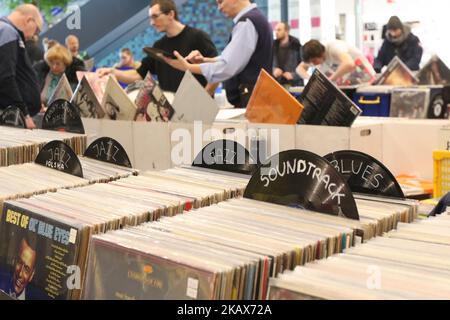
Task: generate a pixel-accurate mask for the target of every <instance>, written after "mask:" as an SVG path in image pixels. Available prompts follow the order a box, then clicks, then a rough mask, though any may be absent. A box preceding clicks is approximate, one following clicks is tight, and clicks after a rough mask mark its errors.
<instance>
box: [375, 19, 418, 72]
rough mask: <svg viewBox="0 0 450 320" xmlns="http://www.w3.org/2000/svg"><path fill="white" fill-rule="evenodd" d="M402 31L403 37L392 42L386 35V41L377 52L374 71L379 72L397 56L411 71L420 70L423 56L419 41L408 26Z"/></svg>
mask: <svg viewBox="0 0 450 320" xmlns="http://www.w3.org/2000/svg"><path fill="white" fill-rule="evenodd" d="M403 29H404V32H403V36H402V37H401V38H400V39H398V40H393V39H391V37H390V36H389V34H386V39H385V40H384V42H383V45H382V46H381V49H380V51H379V52H378V57H377V58H376V59H375V65H374V69H375V71H377V72H380V71H381V69H382V68H383V67H384V66H387V65H388V64H389V63H390V62H391V60H392V59H394V57H395V56H398V57H399V58H400V60H402V61H403V62H404V63H405V64H406V65H407V66H408V68H409V69H411V70H412V71H417V70H419V69H420V61H421V60H422V54H423V48H422V46H421V44H420V40H419V38H418V37H416V36H415V35H414V34H412V33H411V29H410V28H409V27H408V26H404V27H403Z"/></svg>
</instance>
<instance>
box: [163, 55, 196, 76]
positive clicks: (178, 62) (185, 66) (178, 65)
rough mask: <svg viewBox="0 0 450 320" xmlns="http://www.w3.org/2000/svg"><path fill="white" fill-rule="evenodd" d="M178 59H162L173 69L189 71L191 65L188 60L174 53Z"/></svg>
mask: <svg viewBox="0 0 450 320" xmlns="http://www.w3.org/2000/svg"><path fill="white" fill-rule="evenodd" d="M173 54H174V55H175V57H177V59H170V58H167V57H162V58H163V59H164V61H165V62H166V63H167V64H168V65H170V66H171V67H172V68H174V69H177V70H180V71H183V72H184V71H186V70H189V66H190V63H189V62H188V61H187V59H186V58H184V57H183V56H182V55H181V54H180V53H179V52H178V51H174V53H173Z"/></svg>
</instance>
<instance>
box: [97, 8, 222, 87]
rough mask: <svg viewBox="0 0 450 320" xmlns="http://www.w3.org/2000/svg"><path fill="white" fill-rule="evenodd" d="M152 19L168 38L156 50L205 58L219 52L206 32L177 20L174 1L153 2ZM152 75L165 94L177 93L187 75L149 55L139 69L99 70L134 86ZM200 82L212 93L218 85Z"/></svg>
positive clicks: (152, 23) (204, 81) (163, 39)
mask: <svg viewBox="0 0 450 320" xmlns="http://www.w3.org/2000/svg"><path fill="white" fill-rule="evenodd" d="M149 17H150V23H151V25H152V26H153V27H154V28H155V29H156V30H157V31H158V32H162V33H165V36H164V37H162V38H161V39H159V40H158V41H156V42H155V44H154V45H153V47H154V48H157V49H162V50H164V51H166V52H173V51H175V50H176V51H178V52H180V53H181V54H183V55H188V54H189V53H190V52H192V51H193V50H198V51H199V52H201V53H202V54H203V55H204V56H205V57H215V56H217V50H216V47H215V46H214V43H213V42H212V41H211V38H210V37H209V36H208V35H207V34H206V33H205V32H203V31H201V30H198V29H195V28H191V27H189V26H186V25H184V24H182V23H181V22H180V21H179V18H178V10H177V7H176V5H175V3H174V2H173V1H172V0H153V1H152V2H151V4H150V10H149ZM148 72H150V73H151V74H153V75H156V76H157V77H158V81H159V85H160V87H161V88H162V89H163V90H164V91H170V92H176V91H177V89H178V87H179V85H180V83H181V81H182V79H183V76H184V72H181V71H179V70H176V69H174V68H172V67H171V66H169V65H168V64H166V63H164V62H159V61H156V60H154V59H152V58H151V57H149V56H147V57H146V58H144V59H143V60H142V64H141V66H140V68H138V69H137V70H127V71H123V70H115V69H112V68H106V69H100V70H99V71H98V73H99V74H100V76H104V75H108V74H113V75H114V76H115V77H116V78H117V80H119V81H120V82H123V83H127V84H131V83H133V82H135V81H139V80H143V79H144V78H145V76H146V75H147V73H148ZM196 78H197V80H198V81H199V82H200V83H201V84H202V85H203V86H204V87H206V89H207V90H208V92H210V93H213V92H214V89H215V86H213V85H208V83H207V81H206V79H205V77H203V76H201V75H197V76H196Z"/></svg>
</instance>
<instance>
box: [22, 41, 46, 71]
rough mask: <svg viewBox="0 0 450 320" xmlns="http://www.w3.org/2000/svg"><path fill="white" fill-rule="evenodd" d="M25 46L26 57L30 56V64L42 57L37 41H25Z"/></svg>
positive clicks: (42, 53) (42, 52)
mask: <svg viewBox="0 0 450 320" xmlns="http://www.w3.org/2000/svg"><path fill="white" fill-rule="evenodd" d="M25 47H26V48H27V52H28V57H30V61H31V64H32V65H34V64H35V63H37V62H39V61H41V60H43V59H44V51H43V50H42V49H41V47H40V46H39V43H38V42H37V41H34V40H29V41H27V42H25Z"/></svg>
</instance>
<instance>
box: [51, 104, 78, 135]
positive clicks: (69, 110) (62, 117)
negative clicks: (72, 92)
mask: <svg viewBox="0 0 450 320" xmlns="http://www.w3.org/2000/svg"><path fill="white" fill-rule="evenodd" d="M42 129H45V130H53V131H64V132H72V133H80V134H84V133H85V131H84V126H83V122H82V121H81V117H80V112H79V110H78V108H76V107H75V106H74V105H73V104H71V103H70V102H69V101H67V100H63V99H60V100H56V101H55V102H53V103H52V104H51V105H50V106H49V107H48V109H47V112H46V113H45V115H44V119H43V121H42Z"/></svg>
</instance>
